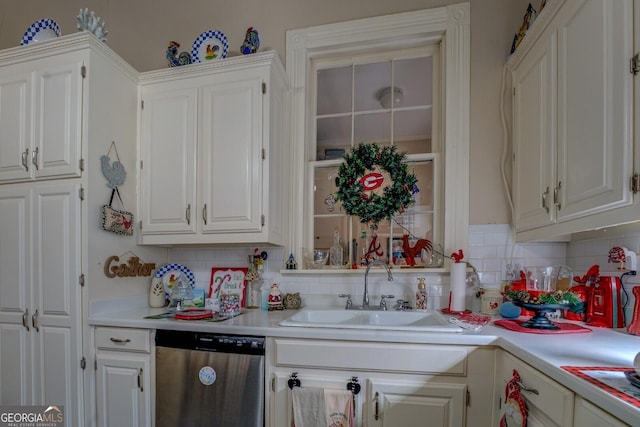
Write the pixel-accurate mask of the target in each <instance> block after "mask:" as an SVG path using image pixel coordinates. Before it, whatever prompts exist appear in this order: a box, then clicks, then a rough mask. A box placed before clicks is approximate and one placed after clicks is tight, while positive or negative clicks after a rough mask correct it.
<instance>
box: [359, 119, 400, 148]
mask: <svg viewBox="0 0 640 427" xmlns="http://www.w3.org/2000/svg"><path fill="white" fill-rule="evenodd" d="M353 122H354V123H353V133H354V135H353V140H354V143H355V144H360V143H361V142H365V143H366V142H378V143H380V144H384V145H388V144H389V141H391V113H390V112H386V113H373V114H362V115H358V116H356V117H355V118H354V121H353Z"/></svg>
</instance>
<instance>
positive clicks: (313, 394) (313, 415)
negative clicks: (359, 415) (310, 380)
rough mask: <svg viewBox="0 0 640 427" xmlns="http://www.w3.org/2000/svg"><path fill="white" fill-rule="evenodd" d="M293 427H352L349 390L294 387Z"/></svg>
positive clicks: (351, 397) (350, 394)
mask: <svg viewBox="0 0 640 427" xmlns="http://www.w3.org/2000/svg"><path fill="white" fill-rule="evenodd" d="M292 396H293V425H294V427H353V394H352V393H351V391H349V390H338V389H323V388H305V387H294V388H293V390H292Z"/></svg>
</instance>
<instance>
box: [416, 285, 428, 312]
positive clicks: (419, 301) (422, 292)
mask: <svg viewBox="0 0 640 427" xmlns="http://www.w3.org/2000/svg"><path fill="white" fill-rule="evenodd" d="M416 310H418V311H426V310H427V287H426V285H425V283H424V277H419V278H418V290H417V291H416Z"/></svg>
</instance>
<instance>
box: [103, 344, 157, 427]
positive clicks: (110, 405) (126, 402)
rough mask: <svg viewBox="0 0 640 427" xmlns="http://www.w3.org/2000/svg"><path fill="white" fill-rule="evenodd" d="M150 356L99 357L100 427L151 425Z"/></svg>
mask: <svg viewBox="0 0 640 427" xmlns="http://www.w3.org/2000/svg"><path fill="white" fill-rule="evenodd" d="M150 367H151V364H150V356H149V355H136V354H133V353H124V352H102V353H99V354H98V356H97V377H96V398H97V402H98V426H99V427H127V426H130V427H138V426H149V425H151V412H150V411H151V395H152V393H151V382H150V375H151V368H150Z"/></svg>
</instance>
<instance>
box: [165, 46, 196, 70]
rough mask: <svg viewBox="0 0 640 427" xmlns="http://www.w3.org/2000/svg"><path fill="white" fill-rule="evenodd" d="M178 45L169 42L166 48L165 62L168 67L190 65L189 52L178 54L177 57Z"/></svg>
mask: <svg viewBox="0 0 640 427" xmlns="http://www.w3.org/2000/svg"><path fill="white" fill-rule="evenodd" d="M179 47H180V44H179V43H178V42H174V41H173V40H172V41H170V42H169V46H167V52H166V53H167V60H168V61H169V66H170V67H178V66H180V65H187V64H191V54H190V53H189V52H180V54H179V55H178V48H179Z"/></svg>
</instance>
